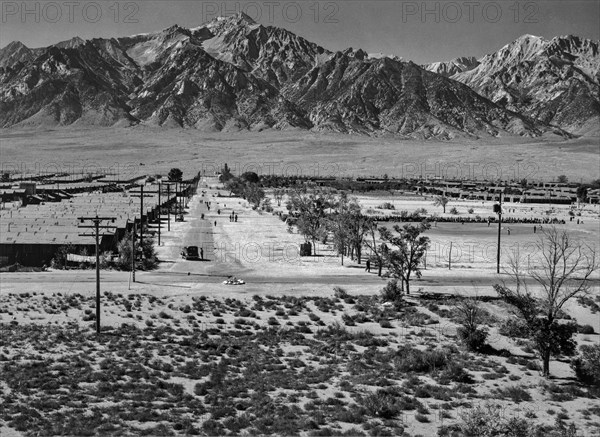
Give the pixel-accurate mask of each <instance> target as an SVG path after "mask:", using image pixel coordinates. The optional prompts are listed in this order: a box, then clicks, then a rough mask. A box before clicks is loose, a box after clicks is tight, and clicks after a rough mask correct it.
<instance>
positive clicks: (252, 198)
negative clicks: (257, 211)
mask: <svg viewBox="0 0 600 437" xmlns="http://www.w3.org/2000/svg"><path fill="white" fill-rule="evenodd" d="M242 196H243V197H244V199H246V200H247V201H248V202H250V203H251V204H252V205H253V206H254V208H258V207H259V206H260V203H261V202H262V200H263V199H264V198H265V192H264V190H263V189H262V188H260V187H259V186H258V185H257V184H254V183H248V184H246V185H245V187H244V190H243V192H242Z"/></svg>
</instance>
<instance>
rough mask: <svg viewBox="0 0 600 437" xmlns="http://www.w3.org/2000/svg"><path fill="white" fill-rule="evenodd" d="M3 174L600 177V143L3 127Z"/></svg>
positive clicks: (143, 128) (0, 158)
mask: <svg viewBox="0 0 600 437" xmlns="http://www.w3.org/2000/svg"><path fill="white" fill-rule="evenodd" d="M0 146H1V152H2V153H1V156H0V163H1V165H2V168H3V171H20V172H24V173H37V172H40V171H41V172H56V171H69V170H72V171H73V170H74V171H76V172H79V171H81V170H82V169H84V170H85V171H86V172H94V171H96V170H97V169H104V170H106V169H107V168H109V169H110V171H112V172H114V173H115V174H117V173H119V174H120V175H121V177H122V178H124V177H125V176H127V175H137V174H140V173H142V174H150V175H151V174H156V173H161V174H165V173H166V172H168V171H169V169H170V168H172V167H179V168H181V169H182V170H183V171H184V175H192V174H195V173H197V172H198V171H199V170H201V171H206V174H207V175H211V174H214V172H215V171H218V170H220V169H221V168H222V165H223V163H225V162H227V163H228V164H229V166H230V168H231V169H232V170H233V171H234V173H236V174H241V173H243V172H244V171H255V172H257V173H260V174H285V175H305V176H318V177H328V176H369V175H372V176H382V175H383V174H385V173H387V174H388V175H389V176H390V177H418V176H432V177H433V176H440V177H450V178H452V177H456V178H458V179H461V178H476V179H489V180H496V179H503V180H509V179H516V180H521V179H523V178H525V179H528V180H530V181H531V180H554V179H555V178H556V177H557V176H558V175H561V174H564V175H566V176H568V177H569V179H570V180H572V181H580V180H583V181H589V180H593V179H597V178H599V177H600V153H599V152H600V146H599V145H598V141H597V140H596V139H594V138H588V139H577V140H569V141H564V140H561V139H558V138H534V139H525V138H515V137H506V138H495V139H485V140H478V141H476V140H471V139H462V138H461V139H456V140H454V141H450V142H435V141H427V142H423V141H416V140H398V139H395V138H385V137H383V138H371V137H365V136H349V135H336V134H318V133H312V132H305V131H282V132H279V131H266V132H262V133H253V132H240V133H211V134H203V133H201V132H198V131H195V130H186V129H154V128H150V127H146V126H137V127H133V128H117V129H115V128H106V129H85V128H82V129H72V128H69V129H62V128H58V129H50V130H41V129H40V130H14V129H4V130H0Z"/></svg>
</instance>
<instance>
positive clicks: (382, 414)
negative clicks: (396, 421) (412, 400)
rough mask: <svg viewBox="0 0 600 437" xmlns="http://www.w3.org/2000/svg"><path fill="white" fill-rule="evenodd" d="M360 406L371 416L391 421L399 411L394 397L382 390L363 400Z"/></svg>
mask: <svg viewBox="0 0 600 437" xmlns="http://www.w3.org/2000/svg"><path fill="white" fill-rule="evenodd" d="M362 405H363V407H364V408H365V409H366V410H367V412H368V413H369V414H370V415H371V416H375V417H379V418H381V419H393V418H394V417H396V416H398V414H400V411H401V410H400V407H399V405H398V404H397V402H396V399H395V397H394V396H393V395H392V394H390V393H388V392H386V391H384V390H377V391H376V392H375V393H371V394H369V395H368V396H366V397H365V398H363V401H362Z"/></svg>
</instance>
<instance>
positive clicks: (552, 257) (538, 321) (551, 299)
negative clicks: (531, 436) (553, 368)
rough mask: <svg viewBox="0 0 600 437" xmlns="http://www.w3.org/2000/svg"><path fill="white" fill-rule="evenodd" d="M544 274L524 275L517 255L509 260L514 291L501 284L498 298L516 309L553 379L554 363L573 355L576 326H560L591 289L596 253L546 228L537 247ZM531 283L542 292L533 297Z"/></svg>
mask: <svg viewBox="0 0 600 437" xmlns="http://www.w3.org/2000/svg"><path fill="white" fill-rule="evenodd" d="M535 253H536V254H537V259H536V260H535V262H534V263H532V264H533V265H537V266H540V268H539V269H535V270H531V271H527V272H524V271H523V270H522V269H521V266H520V260H519V257H518V254H517V256H515V257H513V258H511V259H509V269H508V273H509V275H510V276H511V277H512V279H514V281H515V286H514V287H513V288H511V287H508V286H507V285H506V284H502V285H499V284H496V285H494V288H495V290H496V292H497V293H498V295H499V296H500V297H501V298H502V299H503V300H504V301H505V302H507V303H508V304H510V305H511V306H512V307H513V308H514V312H515V314H516V315H517V317H519V318H520V319H521V320H523V321H524V322H525V324H526V326H527V334H528V337H529V338H530V339H531V340H532V341H533V343H534V346H535V348H536V350H537V352H538V354H539V356H540V359H541V360H542V363H543V374H544V376H546V377H548V376H550V358H551V357H552V356H555V355H558V354H564V355H572V354H573V353H574V352H575V342H574V341H573V339H572V336H573V334H574V333H575V332H576V330H577V327H576V325H575V324H573V323H567V324H565V323H561V322H560V318H561V315H562V311H563V307H564V305H565V304H566V303H567V302H569V301H570V300H571V299H573V298H576V297H578V296H581V295H586V294H588V293H589V290H590V286H591V285H590V281H589V279H590V276H591V275H592V274H593V273H594V272H595V271H596V270H597V269H598V263H597V261H596V253H595V250H594V249H592V248H591V247H588V246H584V245H583V244H582V243H580V242H578V241H576V240H573V239H572V238H571V237H570V236H569V234H568V233H567V232H566V231H564V230H563V231H559V230H558V229H556V228H555V227H551V228H548V229H544V230H543V231H542V233H541V234H540V237H539V240H538V242H537V243H536V247H535ZM528 281H532V282H534V283H535V284H536V285H538V286H539V288H540V289H541V291H540V293H537V294H534V293H533V292H531V291H530V290H529V288H528V283H527V282H528Z"/></svg>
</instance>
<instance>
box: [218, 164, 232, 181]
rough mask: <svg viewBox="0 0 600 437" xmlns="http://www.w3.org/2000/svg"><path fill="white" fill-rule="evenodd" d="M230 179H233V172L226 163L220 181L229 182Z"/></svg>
mask: <svg viewBox="0 0 600 437" xmlns="http://www.w3.org/2000/svg"><path fill="white" fill-rule="evenodd" d="M230 179H233V174H232V173H231V170H230V169H229V166H228V165H227V163H225V165H224V166H223V168H222V169H221V174H220V176H219V182H227V181H229V180H230Z"/></svg>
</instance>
